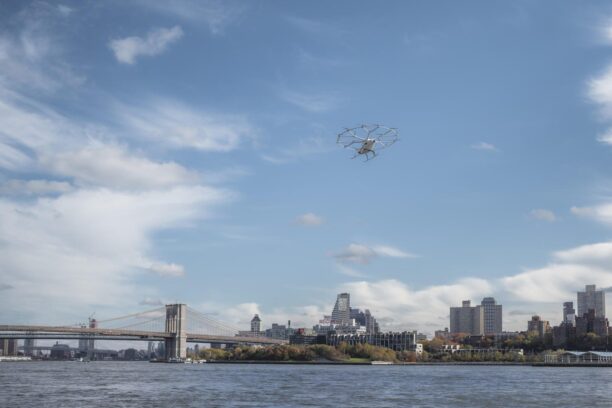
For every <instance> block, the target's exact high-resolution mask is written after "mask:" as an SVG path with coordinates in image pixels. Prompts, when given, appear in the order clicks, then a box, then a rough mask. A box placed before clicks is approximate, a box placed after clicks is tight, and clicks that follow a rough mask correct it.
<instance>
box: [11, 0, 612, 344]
mask: <svg viewBox="0 0 612 408" xmlns="http://www.w3.org/2000/svg"><path fill="white" fill-rule="evenodd" d="M476 3H478V5H479V7H470V8H466V7H462V6H460V5H458V4H453V3H452V2H448V3H447V7H448V12H447V13H445V14H444V15H441V14H440V12H439V10H438V8H437V7H435V5H431V4H418V3H414V4H408V3H405V2H395V3H392V4H393V5H394V7H374V6H373V5H363V7H360V8H354V7H350V4H351V3H350V2H337V3H335V4H333V5H328V4H326V3H322V2H319V3H316V2H315V3H313V4H311V5H309V6H308V7H307V6H305V5H299V4H294V5H287V4H284V3H283V2H269V3H264V4H257V5H254V4H251V3H248V2H240V1H236V2H215V1H204V2H192V1H187V0H185V1H179V2H178V3H177V4H179V5H180V6H181V7H178V8H174V9H171V8H166V7H164V6H159V5H150V4H146V2H141V1H136V2H131V3H126V4H118V3H112V4H110V3H102V4H98V5H97V6H96V7H87V6H85V5H83V4H82V3H81V2H78V1H66V2H61V3H54V2H4V3H2V4H0V23H1V25H2V27H3V29H2V30H1V31H0V120H1V121H2V123H3V127H2V129H0V213H1V214H2V217H0V242H1V243H2V245H1V246H0V259H2V262H3V265H2V268H0V321H5V322H11V323H35V322H37V321H44V322H48V323H52V324H73V323H75V322H78V321H81V322H82V321H85V320H86V318H87V316H90V315H92V314H93V313H95V314H96V315H100V316H116V315H122V314H124V313H125V312H131V311H134V310H137V309H143V310H144V309H146V308H147V307H155V306H159V305H163V304H167V303H178V302H184V303H188V304H190V305H193V306H194V307H195V308H196V309H197V310H201V311H203V312H206V313H211V314H213V315H214V316H217V317H219V319H220V320H223V321H227V322H231V323H233V324H235V325H240V326H241V327H244V328H245V329H247V328H248V327H249V325H250V319H251V318H252V317H253V315H255V314H258V315H259V316H261V317H262V320H263V321H264V322H270V323H272V322H278V323H284V322H287V321H288V320H291V321H292V324H293V325H294V326H295V327H300V326H301V327H310V326H312V325H314V324H316V322H317V321H318V320H319V319H320V317H321V316H322V315H325V314H329V311H330V310H332V309H333V306H334V304H333V298H334V297H335V296H336V294H338V293H345V292H346V293H350V294H351V295H352V296H353V299H355V300H357V302H355V304H356V306H358V307H359V308H362V309H369V310H370V311H371V313H372V315H373V316H375V317H376V320H377V321H378V324H379V325H380V327H381V330H383V331H387V330H397V329H402V328H404V329H411V330H419V331H421V332H424V333H430V334H431V333H433V332H434V331H435V330H439V329H442V328H444V327H445V326H447V325H448V321H449V316H448V314H449V307H451V306H457V305H460V304H461V301H463V300H467V299H473V300H474V301H480V299H483V298H485V297H494V298H495V299H496V300H497V301H498V302H499V303H500V304H503V306H504V307H503V316H502V318H503V322H504V329H505V330H523V329H524V327H525V324H526V322H527V321H528V320H529V319H530V318H531V316H532V315H536V314H537V315H539V316H541V318H542V319H543V320H547V321H550V322H551V324H553V325H557V324H559V323H560V322H561V320H562V319H563V317H562V314H561V312H560V310H561V306H562V304H563V302H567V301H573V302H575V303H574V306H575V308H576V309H578V308H579V305H578V301H577V299H576V297H575V296H576V292H577V291H581V290H583V289H584V286H585V285H590V284H595V285H597V287H598V288H600V289H603V290H604V291H605V292H608V293H609V292H610V291H611V290H612V268H611V267H610V265H611V264H612V263H611V262H610V261H612V241H610V238H609V234H610V226H611V225H610V224H611V222H610V220H611V219H612V210H611V209H612V198H611V197H610V194H609V191H610V181H609V180H610V175H611V174H612V165H611V164H610V157H611V155H612V149H611V148H610V145H611V144H612V136H611V132H610V129H609V126H610V122H611V118H612V114H611V113H610V112H611V110H610V107H611V106H612V95H611V94H610V92H609V89H611V85H610V84H612V65H610V54H611V53H612V35H610V33H611V32H612V10H610V8H609V7H608V6H607V5H605V4H602V3H597V2H595V3H592V4H591V5H590V6H589V7H588V8H583V7H581V6H580V5H578V4H575V3H572V2H561V3H559V4H557V5H556V7H555V12H554V13H551V12H550V9H551V7H550V5H549V4H545V3H537V4H536V3H533V4H529V3H521V4H504V3H502V2H499V3H491V2H485V1H482V2H476ZM551 15H554V17H551ZM485 39H486V40H485ZM466 44H469V45H470V46H469V47H466V46H465V45H466ZM355 50H359V52H355ZM542 50H546V52H545V53H544V52H542ZM483 56H486V58H483ZM361 123H381V124H384V125H385V126H393V127H396V128H398V129H399V137H400V140H399V141H398V142H397V143H395V144H394V145H393V147H392V148H390V149H387V150H385V151H384V152H382V153H381V154H380V156H379V157H377V158H376V159H374V160H371V161H370V162H368V163H362V162H359V161H358V160H351V159H350V158H349V157H350V155H347V152H346V151H345V150H343V149H342V148H340V147H339V146H337V145H336V143H335V142H336V140H335V137H336V134H337V133H338V132H341V131H342V130H343V129H344V128H345V127H351V126H356V125H359V124H361ZM611 304H612V302H608V304H607V313H606V314H607V315H612V311H611V309H610V307H611V306H610V305H611Z"/></svg>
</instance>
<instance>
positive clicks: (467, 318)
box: [450, 300, 484, 335]
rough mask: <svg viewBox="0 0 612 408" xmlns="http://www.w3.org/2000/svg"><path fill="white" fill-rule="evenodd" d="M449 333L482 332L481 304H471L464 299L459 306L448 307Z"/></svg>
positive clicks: (477, 333) (482, 311) (482, 316)
mask: <svg viewBox="0 0 612 408" xmlns="http://www.w3.org/2000/svg"><path fill="white" fill-rule="evenodd" d="M450 331H451V333H467V334H473V335H481V334H484V310H483V308H482V306H471V302H470V301H469V300H464V301H463V302H462V305H461V307H451V308H450Z"/></svg>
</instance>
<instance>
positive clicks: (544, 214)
mask: <svg viewBox="0 0 612 408" xmlns="http://www.w3.org/2000/svg"><path fill="white" fill-rule="evenodd" d="M529 216H530V217H531V218H533V219H536V220H540V221H547V222H555V221H557V217H556V216H555V213H553V212H552V211H550V210H546V209H544V208H536V209H534V210H531V211H530V212H529Z"/></svg>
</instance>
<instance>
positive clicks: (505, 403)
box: [0, 362, 612, 408]
mask: <svg viewBox="0 0 612 408" xmlns="http://www.w3.org/2000/svg"><path fill="white" fill-rule="evenodd" d="M224 406H235V407H238V406H239V407H251V406H266V407H300V406H311V407H339V406H352V407H353V406H354V407H374V406H376V407H445V406H452V407H552V406H554V407H555V408H561V407H582V406H589V407H607V408H610V407H612V368H578V367H576V368H573V367H572V368H550V367H530V366H465V365H462V366H459V365H458V366H443V365H439V366H321V365H316V366H305V365H264V364H261V365H260V364H257V365H245V364H231V365H230V364H199V365H184V364H151V363H147V362H91V363H78V362H18V363H7V362H2V363H0V407H2V408H4V407H7V408H8V407H11V408H16V407H54V408H67V407H119V408H122V407H163V408H173V407H177V408H178V407H224Z"/></svg>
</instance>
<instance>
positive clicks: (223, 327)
mask: <svg viewBox="0 0 612 408" xmlns="http://www.w3.org/2000/svg"><path fill="white" fill-rule="evenodd" d="M239 331H240V329H238V328H237V327H234V326H232V325H230V324H227V323H223V322H220V321H218V320H216V319H213V318H211V317H209V316H206V315H205V314H203V313H200V312H198V311H197V310H195V309H192V308H191V307H189V306H188V307H187V332H189V333H194V334H213V335H222V336H235V335H236V334H238V332H239Z"/></svg>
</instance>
